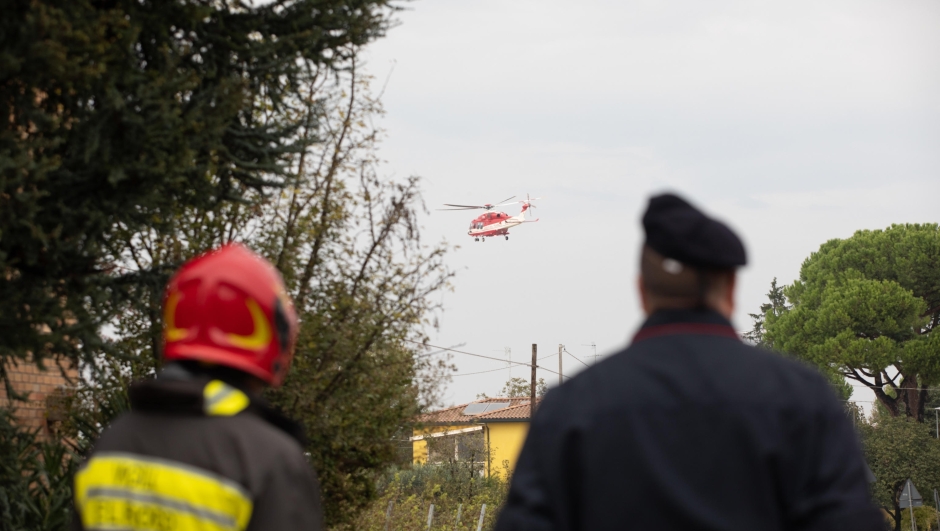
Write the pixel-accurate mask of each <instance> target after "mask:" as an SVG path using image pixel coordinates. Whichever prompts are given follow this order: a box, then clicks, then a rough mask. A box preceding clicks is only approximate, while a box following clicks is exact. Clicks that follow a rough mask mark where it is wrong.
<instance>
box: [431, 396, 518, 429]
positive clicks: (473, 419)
mask: <svg viewBox="0 0 940 531" xmlns="http://www.w3.org/2000/svg"><path fill="white" fill-rule="evenodd" d="M488 402H509V406H507V407H504V408H502V409H497V410H495V411H488V412H486V413H478V414H475V415H464V414H463V410H464V409H465V408H466V407H467V406H469V405H470V404H485V403H488ZM528 418H529V397H522V398H502V397H495V398H486V399H483V400H474V401H473V402H468V403H466V404H460V405H457V406H453V407H449V408H446V409H442V410H440V411H431V412H429V413H425V414H423V415H419V416H418V419H417V420H418V422H419V423H423V424H477V423H479V422H480V421H484V420H509V419H520V420H527V419H528Z"/></svg>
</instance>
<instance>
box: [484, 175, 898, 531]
mask: <svg viewBox="0 0 940 531" xmlns="http://www.w3.org/2000/svg"><path fill="white" fill-rule="evenodd" d="M643 227H644V229H645V231H646V242H645V244H644V245H643V249H642V251H641V258H640V263H641V272H640V279H639V288H640V295H641V298H642V305H643V310H644V311H645V313H646V314H647V319H646V322H644V323H643V326H642V327H641V328H640V330H639V331H638V332H637V333H636V335H635V336H634V337H633V341H632V343H631V344H630V345H629V346H628V347H627V348H626V349H624V350H623V351H621V352H619V353H617V354H615V355H613V356H611V357H609V358H608V359H606V360H604V361H603V362H601V363H598V364H597V365H595V366H592V367H590V368H589V369H586V370H585V371H584V372H582V373H581V374H579V375H578V376H576V377H574V378H573V379H571V380H570V381H568V382H566V383H565V384H564V385H562V386H560V387H559V388H558V389H556V390H553V391H551V392H549V393H548V395H547V396H546V398H545V400H544V401H543V404H542V406H541V407H540V408H539V409H538V411H537V413H536V415H535V418H534V419H533V422H532V425H531V429H530V431H529V435H528V438H527V439H526V442H525V445H524V447H523V450H522V454H521V455H520V457H519V461H518V463H517V467H516V470H515V473H514V475H513V478H512V485H511V487H510V491H509V498H508V500H507V502H506V505H505V508H504V510H503V512H502V514H501V515H500V518H499V521H498V523H497V527H496V529H497V530H498V531H511V530H526V531H543V530H583V531H603V530H608V529H610V530H613V529H617V530H620V529H648V530H652V529H656V530H665V529H676V530H680V529H681V530H723V531H731V530H742V531H744V530H747V531H754V530H761V531H773V530H797V529H799V530H824V529H826V530H828V529H852V530H855V531H863V530H872V531H874V530H876V529H877V530H880V529H883V528H884V524H883V519H882V518H881V516H880V514H879V512H878V511H877V510H876V509H875V508H874V507H873V506H872V504H871V501H870V499H869V492H868V485H867V482H866V477H865V465H864V462H863V460H862V455H861V451H860V448H859V443H858V440H857V438H856V435H855V432H854V429H853V427H852V424H851V422H850V421H849V419H848V417H847V415H846V414H845V411H844V408H843V406H842V404H841V403H840V402H839V401H838V400H837V399H836V397H835V395H834V394H833V392H832V391H831V389H830V388H829V385H828V384H827V382H826V380H825V379H824V378H823V377H822V376H821V375H819V374H818V373H817V372H816V371H815V370H813V369H811V368H809V367H806V366H804V365H802V364H800V363H797V362H794V361H791V360H788V359H785V358H784V357H782V356H780V355H778V354H774V353H771V352H768V351H765V350H762V349H758V348H755V347H751V346H748V345H746V344H744V343H742V342H741V340H740V339H739V338H738V335H737V334H736V333H735V330H734V328H732V326H731V323H730V321H729V319H730V317H731V314H732V312H733V310H734V291H735V270H736V268H737V267H740V266H743V265H744V264H745V263H746V257H745V251H744V246H743V245H742V243H741V241H740V239H738V237H737V236H736V235H735V234H734V232H732V231H731V229H729V228H728V227H727V226H725V225H724V224H722V223H721V222H719V221H716V220H714V219H711V218H709V217H708V216H706V215H705V214H703V213H702V212H700V211H699V210H697V209H696V208H695V207H693V206H692V205H690V204H689V203H687V202H686V201H684V200H683V199H681V198H679V197H677V196H675V195H670V194H667V195H660V196H657V197H653V198H652V199H651V200H650V203H649V208H648V209H647V211H646V214H645V215H644V217H643Z"/></svg>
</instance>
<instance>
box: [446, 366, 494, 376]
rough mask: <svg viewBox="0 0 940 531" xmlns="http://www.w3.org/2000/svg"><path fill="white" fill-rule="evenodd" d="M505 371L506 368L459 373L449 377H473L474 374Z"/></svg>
mask: <svg viewBox="0 0 940 531" xmlns="http://www.w3.org/2000/svg"><path fill="white" fill-rule="evenodd" d="M505 370H506V367H500V368H498V369H490V370H488V371H479V372H465V373H461V374H451V375H450V376H452V377H453V376H472V375H474V374H483V373H487V372H496V371H505Z"/></svg>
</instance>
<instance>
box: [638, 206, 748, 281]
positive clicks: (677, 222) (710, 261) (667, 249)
mask: <svg viewBox="0 0 940 531" xmlns="http://www.w3.org/2000/svg"><path fill="white" fill-rule="evenodd" d="M643 229H644V230H645V231H646V245H648V246H649V247H650V248H651V249H653V250H654V251H656V252H657V253H659V254H661V255H663V256H664V257H666V258H672V259H673V260H678V261H679V262H682V263H684V264H688V265H689V266H692V267H696V268H702V269H731V268H735V267H738V266H743V265H744V264H746V263H747V255H746V253H745V252H744V244H742V243H741V239H740V238H738V236H737V235H736V234H735V233H734V232H733V231H732V230H731V229H729V228H728V226H727V225H725V224H724V223H722V222H720V221H717V220H714V219H712V218H710V217H708V216H706V215H705V214H703V213H702V212H701V211H700V210H698V209H697V208H695V207H694V206H692V205H690V204H689V203H688V202H687V201H685V200H684V199H682V198H681V197H679V196H676V195H673V194H663V195H657V196H655V197H652V198H650V204H649V207H647V209H646V213H645V214H643Z"/></svg>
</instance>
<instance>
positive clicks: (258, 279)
mask: <svg viewBox="0 0 940 531" xmlns="http://www.w3.org/2000/svg"><path fill="white" fill-rule="evenodd" d="M163 306H164V330H163V341H164V351H163V360H164V367H163V369H162V370H161V371H160V372H159V373H158V374H157V377H156V378H155V379H153V380H148V381H143V382H139V383H136V384H134V385H133V386H131V388H130V400H131V411H130V412H129V413H125V414H124V415H121V416H120V417H119V418H118V419H117V420H115V421H114V423H113V424H112V425H111V426H110V427H109V428H108V429H106V430H105V431H104V433H103V434H102V435H101V438H100V439H99V440H98V441H97V443H96V444H95V447H94V450H93V452H92V453H91V455H90V456H89V457H88V459H87V461H86V462H85V463H84V464H83V465H82V466H81V468H80V469H79V471H78V473H77V474H76V476H75V485H74V504H75V517H74V518H73V528H75V529H87V530H92V529H122V530H151V531H169V530H180V531H188V530H213V531H240V530H246V529H247V530H279V529H292V530H293V529H298V530H301V529H302V530H320V529H323V523H322V513H323V511H322V508H321V501H320V491H319V484H318V483H317V478H316V475H315V474H314V472H313V470H312V469H311V468H310V465H309V464H308V463H307V460H306V459H305V457H304V454H303V450H302V440H303V433H302V429H301V428H300V426H299V425H297V424H295V423H294V422H292V421H290V420H289V419H287V418H285V417H284V416H282V415H281V414H279V413H278V412H277V411H275V410H274V409H272V408H271V407H270V406H269V405H267V404H266V403H265V401H264V400H263V399H262V398H261V395H260V393H261V391H262V390H263V389H264V387H265V386H268V385H271V386H278V385H280V384H281V382H282V381H283V380H284V376H285V374H286V373H287V370H288V368H289V367H290V364H291V358H292V356H293V348H294V342H295V340H296V338H297V316H296V313H295V311H294V308H293V305H292V303H291V301H290V299H289V298H288V296H287V294H286V292H285V290H284V282H283V280H282V279H281V276H280V274H278V272H277V271H276V270H275V269H274V267H272V266H271V264H270V263H268V262H267V261H265V260H264V259H262V258H261V257H259V256H257V255H255V254H254V253H252V252H251V251H249V250H248V249H246V248H245V247H243V246H241V245H237V244H232V245H226V246H224V247H222V248H220V249H218V250H215V251H211V252H209V253H207V254H204V255H202V256H199V257H197V258H195V259H193V260H191V261H189V262H187V263H186V264H184V265H183V267H182V268H181V269H180V270H179V271H178V272H177V273H176V275H175V276H174V277H173V278H172V279H171V280H170V282H169V284H168V286H167V289H166V294H165V298H164V303H163Z"/></svg>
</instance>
